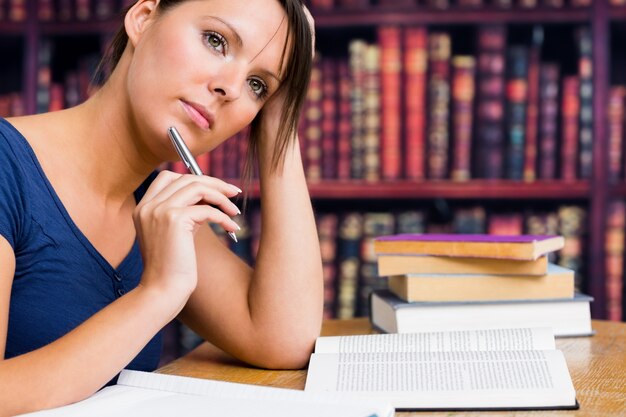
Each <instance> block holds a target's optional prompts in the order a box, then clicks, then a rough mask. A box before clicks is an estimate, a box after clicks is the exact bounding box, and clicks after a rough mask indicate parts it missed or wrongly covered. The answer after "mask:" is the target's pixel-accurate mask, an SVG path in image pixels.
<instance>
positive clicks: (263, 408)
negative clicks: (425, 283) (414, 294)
mask: <svg viewBox="0 0 626 417" xmlns="http://www.w3.org/2000/svg"><path fill="white" fill-rule="evenodd" d="M393 414H394V412H393V408H392V407H391V406H390V405H388V403H385V402H384V401H380V400H366V399H362V398H354V397H351V396H349V395H348V394H345V393H337V394H335V395H333V394H314V393H307V392H304V391H300V390H291V389H285V388H271V387H263V386H257V385H248V384H239V383H233V382H223V381H212V380H208V379H199V378H190V377H183V376H175V375H164V374H156V373H151V372H140V371H128V370H123V371H122V373H121V374H120V377H119V379H118V382H117V385H114V386H110V387H106V388H104V389H102V390H101V391H99V392H97V393H96V394H95V395H93V396H91V397H90V398H88V399H86V400H83V401H80V402H78V403H75V404H71V405H68V406H65V407H59V408H55V409H50V410H45V411H40V412H36V413H30V414H24V416H26V415H27V416H33V417H34V416H41V417H44V416H45V417H55V416H63V417H73V416H76V417H83V416H90V417H105V416H106V417H108V416H119V417H125V416H128V417H131V416H132V417H143V416H146V417H148V416H149V417H155V416H171V415H180V416H185V417H195V416H198V417H200V416H207V415H212V416H229V417H236V416H241V417H244V416H245V417H248V416H258V417H262V416H285V417H287V416H289V417H291V416H309V417H317V416H321V415H323V416H336V417H350V416H352V417H372V416H379V417H387V416H388V417H391V416H393Z"/></svg>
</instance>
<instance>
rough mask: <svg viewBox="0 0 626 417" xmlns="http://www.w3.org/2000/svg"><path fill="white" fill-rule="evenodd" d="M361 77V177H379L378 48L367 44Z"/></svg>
mask: <svg viewBox="0 0 626 417" xmlns="http://www.w3.org/2000/svg"><path fill="white" fill-rule="evenodd" d="M364 58H365V61H364V65H365V67H364V69H365V77H364V79H363V179H365V180H366V181H370V182H375V181H378V180H379V179H380V113H381V108H380V48H379V46H378V45H377V44H368V45H367V48H366V50H365V57H364Z"/></svg>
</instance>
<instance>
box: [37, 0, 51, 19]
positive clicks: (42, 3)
mask: <svg viewBox="0 0 626 417" xmlns="http://www.w3.org/2000/svg"><path fill="white" fill-rule="evenodd" d="M37 19H39V21H41V22H50V21H52V20H54V4H53V1H52V0H37Z"/></svg>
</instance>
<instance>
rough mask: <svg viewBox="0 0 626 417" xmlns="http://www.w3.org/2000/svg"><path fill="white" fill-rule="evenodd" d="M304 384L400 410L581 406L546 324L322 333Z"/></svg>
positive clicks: (309, 389) (313, 389)
mask: <svg viewBox="0 0 626 417" xmlns="http://www.w3.org/2000/svg"><path fill="white" fill-rule="evenodd" d="M305 391H307V392H311V393H320V394H321V393H325V392H348V393H354V394H358V395H360V396H361V397H363V399H364V400H365V399H382V400H386V401H389V402H391V404H392V405H393V406H394V407H396V410H513V409H576V408H578V404H577V401H576V391H575V389H574V386H573V384H572V380H571V377H570V374H569V370H568V368H567V363H566V362H565V358H564V356H563V353H562V352H561V351H559V350H556V349H555V343H554V336H553V334H552V332H551V330H550V329H546V328H533V329H530V328H523V329H520V328H518V329H493V330H476V331H453V332H444V331H436V332H430V333H412V334H383V335H362V336H339V337H337V336H334V337H319V338H318V339H317V343H316V346H315V353H313V354H312V355H311V361H310V362H309V368H308V373H307V380H306V385H305Z"/></svg>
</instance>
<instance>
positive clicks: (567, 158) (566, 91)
mask: <svg viewBox="0 0 626 417" xmlns="http://www.w3.org/2000/svg"><path fill="white" fill-rule="evenodd" d="M579 85H580V83H579V80H578V76H575V75H569V76H565V77H563V96H562V102H561V118H562V122H561V179H563V180H566V181H573V180H575V179H576V178H577V175H576V166H577V161H578V115H579V112H580V98H579V95H578V93H579Z"/></svg>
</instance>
